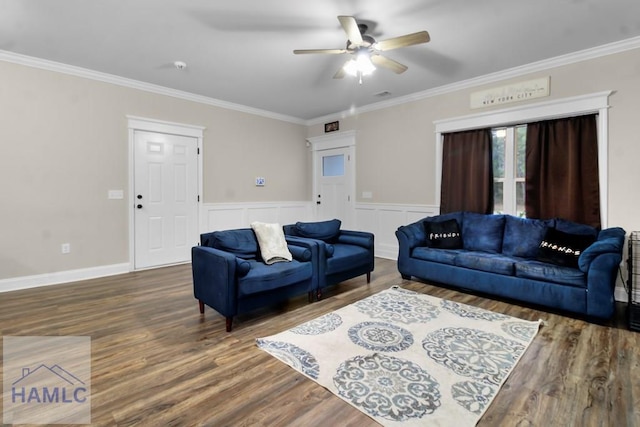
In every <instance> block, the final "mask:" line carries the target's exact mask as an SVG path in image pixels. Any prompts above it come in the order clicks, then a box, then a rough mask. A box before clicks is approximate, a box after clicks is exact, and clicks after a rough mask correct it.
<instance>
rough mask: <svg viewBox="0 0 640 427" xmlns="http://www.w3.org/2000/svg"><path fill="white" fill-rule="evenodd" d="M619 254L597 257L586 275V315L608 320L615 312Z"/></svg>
mask: <svg viewBox="0 0 640 427" xmlns="http://www.w3.org/2000/svg"><path fill="white" fill-rule="evenodd" d="M620 262H622V254H621V253H612V252H607V253H603V254H600V255H598V256H597V257H596V258H595V259H594V260H593V262H592V263H591V264H590V266H589V271H588V273H587V314H588V315H589V316H595V317H598V318H602V319H609V318H611V316H612V315H613V313H614V310H615V296H614V294H615V286H616V277H617V273H618V268H619V266H620Z"/></svg>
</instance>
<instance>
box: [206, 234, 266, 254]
mask: <svg viewBox="0 0 640 427" xmlns="http://www.w3.org/2000/svg"><path fill="white" fill-rule="evenodd" d="M212 234H213V239H212V240H211V244H212V247H214V248H216V249H220V250H221V251H225V252H229V253H232V254H234V255H235V256H237V257H240V258H244V259H251V258H258V241H257V240H256V236H255V234H254V233H253V230H251V229H250V228H243V229H238V230H225V231H215V232H213V233H212Z"/></svg>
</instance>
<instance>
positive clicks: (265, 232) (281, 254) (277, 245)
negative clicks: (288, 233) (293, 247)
mask: <svg viewBox="0 0 640 427" xmlns="http://www.w3.org/2000/svg"><path fill="white" fill-rule="evenodd" d="M251 228H252V229H253V231H254V232H255V234H256V238H257V239H258V246H260V255H261V256H262V259H263V260H264V262H265V264H267V265H271V264H273V263H276V262H285V261H291V260H292V259H293V256H292V255H291V252H289V249H288V248H287V241H286V240H285V238H284V231H282V227H281V226H280V224H267V223H264V222H258V221H255V222H252V223H251Z"/></svg>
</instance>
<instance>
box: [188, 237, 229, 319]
mask: <svg viewBox="0 0 640 427" xmlns="http://www.w3.org/2000/svg"><path fill="white" fill-rule="evenodd" d="M236 267H237V261H236V256H235V255H233V254H230V253H228V252H224V251H221V250H219V249H215V248H210V247H206V246H195V247H193V248H191V270H192V274H193V294H194V296H195V297H196V298H197V299H198V300H199V301H201V302H203V303H205V304H207V305H208V306H209V307H212V308H213V309H215V310H216V311H218V312H219V313H220V314H222V315H224V316H234V315H235V314H236V313H235V307H236V306H237V304H236V300H237V289H236V276H237V271H236Z"/></svg>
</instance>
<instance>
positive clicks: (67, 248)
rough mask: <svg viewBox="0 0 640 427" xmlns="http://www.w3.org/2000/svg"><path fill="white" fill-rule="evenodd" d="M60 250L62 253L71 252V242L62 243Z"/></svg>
mask: <svg viewBox="0 0 640 427" xmlns="http://www.w3.org/2000/svg"><path fill="white" fill-rule="evenodd" d="M60 250H61V251H62V253H63V254H68V253H69V252H71V243H63V244H62V245H60Z"/></svg>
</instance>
